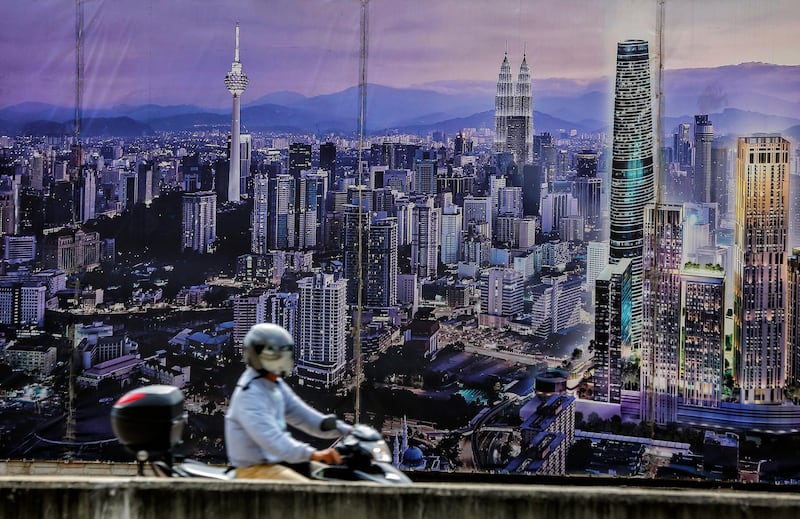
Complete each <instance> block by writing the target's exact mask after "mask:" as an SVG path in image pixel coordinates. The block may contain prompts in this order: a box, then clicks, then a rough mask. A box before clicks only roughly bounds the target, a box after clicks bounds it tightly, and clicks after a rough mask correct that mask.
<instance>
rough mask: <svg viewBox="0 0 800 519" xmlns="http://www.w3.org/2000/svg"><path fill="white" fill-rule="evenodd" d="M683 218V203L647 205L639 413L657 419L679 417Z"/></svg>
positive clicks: (647, 418) (674, 418) (658, 421)
mask: <svg viewBox="0 0 800 519" xmlns="http://www.w3.org/2000/svg"><path fill="white" fill-rule="evenodd" d="M683 223H684V212H683V206H682V205H677V204H658V205H655V204H648V205H647V206H646V207H645V210H644V249H643V261H644V279H643V282H642V284H643V287H642V292H643V296H642V297H643V303H642V309H643V318H642V342H641V358H642V362H641V379H640V380H641V386H640V392H641V393H640V394H641V409H642V419H643V420H647V421H654V422H655V423H657V424H666V423H670V422H675V421H677V418H678V395H679V381H680V365H681V351H680V349H681V348H680V347H681V329H680V327H681V305H680V302H681V269H682V268H683Z"/></svg>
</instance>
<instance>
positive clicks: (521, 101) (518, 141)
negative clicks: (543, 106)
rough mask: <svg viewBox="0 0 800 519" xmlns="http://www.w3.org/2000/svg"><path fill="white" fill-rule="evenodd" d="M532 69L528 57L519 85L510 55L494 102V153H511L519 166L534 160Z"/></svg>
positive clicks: (502, 67)
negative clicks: (514, 78) (513, 73)
mask: <svg viewBox="0 0 800 519" xmlns="http://www.w3.org/2000/svg"><path fill="white" fill-rule="evenodd" d="M531 101H532V95H531V70H530V68H528V62H527V61H526V59H525V54H524V53H523V55H522V64H521V65H520V67H519V75H518V76H517V82H516V83H514V81H513V79H512V76H511V65H510V64H509V62H508V52H506V54H505V56H504V57H503V63H502V64H501V65H500V76H499V78H498V80H497V94H496V95H495V100H494V151H495V153H512V154H513V155H514V161H515V162H516V163H517V165H518V166H520V167H521V166H522V165H523V164H530V163H531V162H532V161H533V103H532V102H531Z"/></svg>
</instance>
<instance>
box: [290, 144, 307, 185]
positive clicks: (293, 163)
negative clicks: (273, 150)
mask: <svg viewBox="0 0 800 519" xmlns="http://www.w3.org/2000/svg"><path fill="white" fill-rule="evenodd" d="M288 166H289V174H290V175H292V176H293V177H297V176H300V172H301V171H305V170H307V169H311V145H310V144H303V143H302V142H293V143H291V144H290V145H289V163H288Z"/></svg>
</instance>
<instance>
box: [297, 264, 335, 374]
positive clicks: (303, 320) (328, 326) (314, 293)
mask: <svg viewBox="0 0 800 519" xmlns="http://www.w3.org/2000/svg"><path fill="white" fill-rule="evenodd" d="M347 283H348V280H346V279H338V280H336V279H334V276H333V275H332V274H315V275H314V276H311V277H307V278H303V279H301V280H300V281H299V282H298V291H299V293H300V301H299V312H298V314H299V315H298V333H297V339H298V340H297V350H296V358H297V362H296V364H297V368H296V373H297V376H298V377H299V379H300V383H301V384H304V385H310V386H315V387H324V388H328V387H330V386H333V385H335V384H338V383H339V382H340V381H341V379H342V377H343V376H344V372H345V367H346V362H347V359H346V354H347V323H348V318H347V317H348V316H347Z"/></svg>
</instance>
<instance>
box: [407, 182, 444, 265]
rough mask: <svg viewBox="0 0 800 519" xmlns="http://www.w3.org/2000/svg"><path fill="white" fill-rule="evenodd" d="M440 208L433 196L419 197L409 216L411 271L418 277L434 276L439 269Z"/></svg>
mask: <svg viewBox="0 0 800 519" xmlns="http://www.w3.org/2000/svg"><path fill="white" fill-rule="evenodd" d="M441 215H442V210H441V208H439V207H435V205H434V199H433V197H430V196H428V197H420V198H418V199H417V200H416V204H415V205H414V208H413V210H412V218H411V271H412V272H415V273H416V274H417V275H418V276H419V278H420V279H425V278H431V279H433V278H435V277H436V275H437V273H438V270H439V226H440V220H441Z"/></svg>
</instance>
